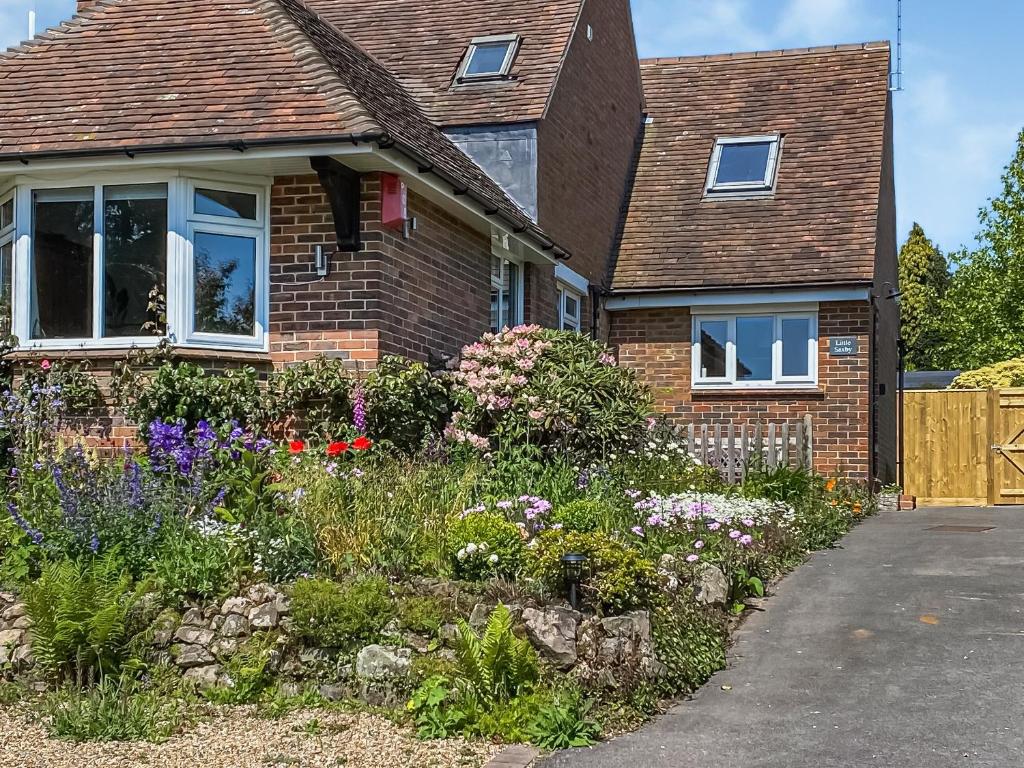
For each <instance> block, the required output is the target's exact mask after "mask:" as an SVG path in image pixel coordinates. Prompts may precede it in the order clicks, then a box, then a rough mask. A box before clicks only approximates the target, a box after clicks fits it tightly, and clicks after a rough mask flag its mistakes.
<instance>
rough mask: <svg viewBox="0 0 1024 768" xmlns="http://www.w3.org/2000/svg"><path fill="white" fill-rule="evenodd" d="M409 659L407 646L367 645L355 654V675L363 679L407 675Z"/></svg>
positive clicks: (384, 678)
mask: <svg viewBox="0 0 1024 768" xmlns="http://www.w3.org/2000/svg"><path fill="white" fill-rule="evenodd" d="M411 660H412V652H411V651H410V650H409V649H408V648H395V647H389V646H384V645H368V646H366V647H365V648H363V650H361V651H360V652H359V654H358V655H357V656H356V675H357V676H358V677H361V678H363V679H364V680H386V679H388V678H396V677H407V676H408V674H409V669H410V665H411Z"/></svg>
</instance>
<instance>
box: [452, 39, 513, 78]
mask: <svg viewBox="0 0 1024 768" xmlns="http://www.w3.org/2000/svg"><path fill="white" fill-rule="evenodd" d="M518 47H519V36H518V35H490V36H488V37H476V38H474V39H473V40H472V42H470V44H469V49H468V50H467V51H466V55H465V57H463V59H462V64H461V65H460V66H459V74H458V76H457V77H456V80H457V81H458V82H474V81H477V80H497V79H500V78H504V77H508V75H509V72H510V71H511V69H512V60H513V59H514V58H515V55H516V49H517V48H518Z"/></svg>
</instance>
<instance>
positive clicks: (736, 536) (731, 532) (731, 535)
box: [729, 529, 743, 540]
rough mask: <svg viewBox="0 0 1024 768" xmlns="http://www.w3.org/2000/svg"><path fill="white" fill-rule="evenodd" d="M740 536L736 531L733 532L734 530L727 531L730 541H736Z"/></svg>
mask: <svg viewBox="0 0 1024 768" xmlns="http://www.w3.org/2000/svg"><path fill="white" fill-rule="evenodd" d="M742 535H743V534H742V533H740V532H739V531H737V530H735V529H734V530H731V531H729V538H730V539H733V540H736V539H738V538H739V537H740V536H742Z"/></svg>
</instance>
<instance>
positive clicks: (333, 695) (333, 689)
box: [318, 684, 348, 701]
mask: <svg viewBox="0 0 1024 768" xmlns="http://www.w3.org/2000/svg"><path fill="white" fill-rule="evenodd" d="M318 691H319V693H320V695H321V696H323V697H324V698H325V699H327V700H328V701H342V700H343V699H347V698H348V688H347V687H345V686H344V685H337V684H332V685H321V686H320V688H319V689H318Z"/></svg>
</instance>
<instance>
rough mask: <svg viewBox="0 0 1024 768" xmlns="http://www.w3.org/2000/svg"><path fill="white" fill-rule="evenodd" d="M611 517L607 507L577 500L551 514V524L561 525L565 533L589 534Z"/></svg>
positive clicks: (597, 503) (589, 500)
mask: <svg viewBox="0 0 1024 768" xmlns="http://www.w3.org/2000/svg"><path fill="white" fill-rule="evenodd" d="M612 515H613V512H612V510H610V509H609V508H608V505H607V504H605V503H603V502H600V501H592V500H591V499H577V500H576V501H570V502H569V503H568V504H565V505H564V506H561V507H556V508H555V511H554V512H552V513H551V522H552V523H555V524H558V525H561V526H562V528H563V529H564V530H566V531H574V532H575V533H591V532H592V531H596V530H597V529H598V528H601V527H602V522H603V521H605V520H608V519H609V518H610V517H611V516H612Z"/></svg>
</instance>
